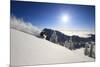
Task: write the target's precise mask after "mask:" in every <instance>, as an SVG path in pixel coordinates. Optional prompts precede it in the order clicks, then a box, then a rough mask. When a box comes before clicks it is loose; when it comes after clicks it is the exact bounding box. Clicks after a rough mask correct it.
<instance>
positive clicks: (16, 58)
mask: <svg viewBox="0 0 100 67" xmlns="http://www.w3.org/2000/svg"><path fill="white" fill-rule="evenodd" d="M76 53H78V52H74V51H71V50H69V49H67V48H65V47H62V46H59V45H57V44H54V43H51V42H49V41H47V40H45V39H40V38H37V37H35V36H32V35H29V34H27V33H24V32H21V31H18V30H15V29H12V28H11V65H12V66H17V65H37V64H54V63H71V62H85V61H94V59H93V58H89V57H87V56H84V55H80V54H76Z"/></svg>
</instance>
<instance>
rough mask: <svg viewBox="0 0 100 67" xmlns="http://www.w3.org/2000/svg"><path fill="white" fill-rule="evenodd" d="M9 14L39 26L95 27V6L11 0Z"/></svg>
mask: <svg viewBox="0 0 100 67" xmlns="http://www.w3.org/2000/svg"><path fill="white" fill-rule="evenodd" d="M11 15H14V16H16V17H17V18H23V20H24V21H26V22H30V23H31V24H32V25H34V26H37V27H39V28H56V29H57V28H64V29H77V30H78V29H79V30H81V29H82V30H84V29H86V30H94V29H95V6H89V5H74V4H57V3H56V4H54V3H52V4H51V3H39V2H22V1H11ZM64 20H65V21H64Z"/></svg>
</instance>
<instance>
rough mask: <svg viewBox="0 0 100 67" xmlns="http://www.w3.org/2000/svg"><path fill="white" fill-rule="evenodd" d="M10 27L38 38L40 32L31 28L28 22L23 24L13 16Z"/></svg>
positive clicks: (22, 21) (35, 28) (21, 20)
mask: <svg viewBox="0 0 100 67" xmlns="http://www.w3.org/2000/svg"><path fill="white" fill-rule="evenodd" d="M10 27H11V28H14V29H17V30H20V31H23V32H25V33H28V34H32V35H35V36H39V34H40V32H41V30H40V29H38V28H37V27H35V26H33V25H32V24H31V23H30V22H25V21H24V20H23V19H19V18H16V17H15V16H11V22H10Z"/></svg>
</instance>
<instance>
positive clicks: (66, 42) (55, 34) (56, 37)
mask: <svg viewBox="0 0 100 67" xmlns="http://www.w3.org/2000/svg"><path fill="white" fill-rule="evenodd" d="M44 35H45V36H46V40H48V41H51V42H53V43H57V44H59V45H61V46H65V47H67V48H69V49H77V48H81V47H85V43H86V42H91V41H93V42H95V35H93V34H90V37H88V38H82V37H79V36H76V35H73V36H68V35H65V34H63V33H62V32H59V31H57V30H52V29H47V28H45V29H43V31H42V32H41V33H40V36H41V37H44Z"/></svg>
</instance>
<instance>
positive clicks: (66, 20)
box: [61, 15, 69, 23]
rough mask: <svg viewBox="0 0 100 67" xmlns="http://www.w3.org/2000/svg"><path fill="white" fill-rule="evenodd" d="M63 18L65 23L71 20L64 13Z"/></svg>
mask: <svg viewBox="0 0 100 67" xmlns="http://www.w3.org/2000/svg"><path fill="white" fill-rule="evenodd" d="M61 20H62V22H63V23H67V22H68V21H69V17H68V15H63V16H62V17H61Z"/></svg>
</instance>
